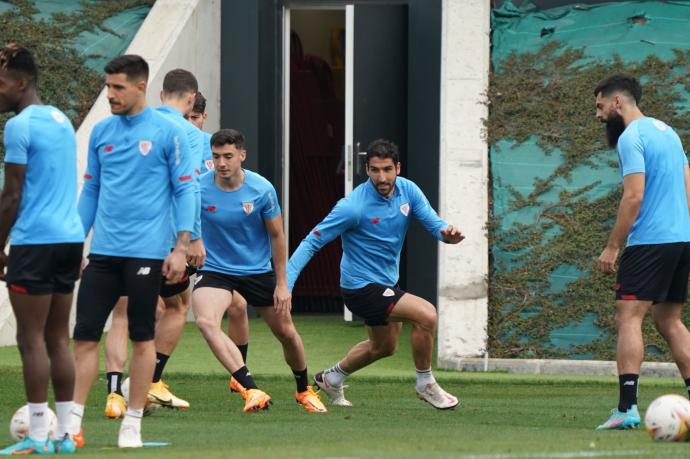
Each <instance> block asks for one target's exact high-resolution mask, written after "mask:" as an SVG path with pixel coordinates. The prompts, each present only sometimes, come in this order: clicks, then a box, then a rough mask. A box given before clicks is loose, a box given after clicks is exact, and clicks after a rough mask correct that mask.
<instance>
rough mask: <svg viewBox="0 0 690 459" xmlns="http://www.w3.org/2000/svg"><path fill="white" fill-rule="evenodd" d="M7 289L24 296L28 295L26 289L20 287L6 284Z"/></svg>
mask: <svg viewBox="0 0 690 459" xmlns="http://www.w3.org/2000/svg"><path fill="white" fill-rule="evenodd" d="M7 288H9V289H10V290H11V291H13V292H14V293H21V294H24V295H25V294H27V293H29V292H28V290H26V287H22V286H21V285H14V284H8V285H7Z"/></svg>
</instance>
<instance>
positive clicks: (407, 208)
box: [400, 203, 410, 217]
mask: <svg viewBox="0 0 690 459" xmlns="http://www.w3.org/2000/svg"><path fill="white" fill-rule="evenodd" d="M400 213H402V214H403V215H404V216H406V217H407V214H409V213H410V205H409V204H408V203H405V204H403V205H402V206H400Z"/></svg>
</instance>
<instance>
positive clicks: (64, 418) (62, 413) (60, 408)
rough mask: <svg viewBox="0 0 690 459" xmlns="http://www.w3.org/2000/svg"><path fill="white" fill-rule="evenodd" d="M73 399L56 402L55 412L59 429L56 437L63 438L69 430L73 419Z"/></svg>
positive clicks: (56, 431)
mask: <svg viewBox="0 0 690 459" xmlns="http://www.w3.org/2000/svg"><path fill="white" fill-rule="evenodd" d="M72 405H73V403H72V401H71V400H70V401H69V402H55V414H57V429H56V430H55V437H56V438H58V439H61V438H63V437H64V436H65V434H66V433H68V432H69V424H70V422H71V420H72Z"/></svg>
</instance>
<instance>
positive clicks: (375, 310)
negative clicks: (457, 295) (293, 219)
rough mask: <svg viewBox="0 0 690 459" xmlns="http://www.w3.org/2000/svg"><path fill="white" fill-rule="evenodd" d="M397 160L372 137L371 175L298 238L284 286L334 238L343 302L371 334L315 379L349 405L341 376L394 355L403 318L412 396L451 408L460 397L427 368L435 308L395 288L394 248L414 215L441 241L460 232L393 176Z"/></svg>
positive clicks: (455, 239) (390, 146) (388, 145)
mask: <svg viewBox="0 0 690 459" xmlns="http://www.w3.org/2000/svg"><path fill="white" fill-rule="evenodd" d="M399 158H400V156H399V152H398V147H397V146H396V145H395V144H394V143H392V142H390V141H388V140H384V139H379V140H375V141H373V142H372V143H371V144H370V145H369V147H368V148H367V156H366V170H367V175H368V176H369V180H367V181H366V182H365V183H362V184H361V185H359V186H358V187H357V188H355V189H354V190H353V191H352V193H350V194H349V195H348V196H346V197H345V198H343V199H341V200H340V201H338V203H337V204H336V206H335V207H334V208H333V210H331V212H330V214H328V216H327V217H326V218H325V219H324V220H323V221H322V222H321V223H319V224H318V225H316V227H315V228H314V230H313V231H312V232H311V233H310V234H309V235H308V236H307V237H306V238H305V239H304V240H303V241H302V242H301V243H300V245H299V247H298V248H297V250H296V251H295V252H294V253H293V254H292V257H290V261H289V263H288V269H287V274H288V287H289V289H290V291H292V288H293V287H294V285H295V282H296V281H297V278H298V276H299V274H300V272H301V271H302V269H304V267H305V266H306V264H307V263H308V262H309V260H310V259H311V257H313V256H314V254H315V253H316V252H318V251H319V250H320V249H321V248H322V247H323V246H324V245H326V244H327V243H328V242H330V241H332V240H333V239H335V238H336V237H338V236H340V237H341V238H342V244H343V256H342V260H341V263H340V286H341V288H342V291H343V297H344V299H345V304H346V305H347V307H348V308H349V309H350V310H351V311H352V312H353V313H354V314H357V315H359V316H360V317H363V318H364V323H365V325H366V329H367V333H368V335H369V339H368V340H366V341H362V342H361V343H359V344H357V345H355V346H354V347H353V348H352V349H350V351H349V352H348V354H347V355H346V356H345V358H343V359H342V360H341V361H340V362H338V363H336V364H335V365H334V366H333V367H332V368H329V369H328V370H325V371H322V372H319V373H317V374H316V376H315V377H314V384H315V385H317V386H318V387H319V388H321V389H323V390H324V391H325V392H326V393H327V394H328V396H329V398H330V399H331V402H332V403H333V404H334V405H341V406H351V405H352V404H351V403H350V402H349V401H348V400H347V399H345V395H344V391H343V381H344V380H345V378H347V377H348V376H349V375H350V374H352V373H354V372H355V371H357V370H359V369H361V368H364V367H365V366H367V365H369V364H371V363H373V362H375V361H376V360H378V359H380V358H383V357H388V356H390V355H392V354H393V352H395V348H396V344H397V340H398V336H399V334H400V329H401V322H409V323H410V324H411V325H412V355H413V359H414V364H415V367H416V369H417V385H416V389H417V396H418V397H419V398H420V399H422V400H424V401H427V402H429V403H430V404H431V405H433V406H434V407H436V408H439V409H448V408H453V407H455V406H456V405H457V404H458V399H457V398H456V397H454V396H453V395H451V394H449V393H447V392H446V391H444V390H443V389H442V388H441V387H440V386H439V385H438V383H437V382H436V380H435V379H434V376H433V375H432V373H431V354H432V350H433V349H432V348H433V343H434V333H435V330H436V309H435V308H434V306H433V305H432V304H431V303H429V302H428V301H426V300H424V299H422V298H420V297H418V296H415V295H412V294H410V293H407V292H405V291H403V290H401V289H400V288H398V276H399V274H398V271H399V264H400V250H401V249H402V245H403V242H404V240H405V234H406V233H407V228H408V225H409V223H410V220H411V218H412V217H415V218H416V219H418V220H419V221H420V222H421V223H422V224H423V225H424V227H425V228H426V229H427V230H428V231H429V232H430V233H431V234H433V235H434V236H436V238H437V239H438V240H440V241H443V242H446V243H449V244H457V243H459V242H460V241H462V240H463V239H464V238H465V237H464V236H463V235H462V234H461V233H460V231H458V230H457V229H456V228H455V227H453V225H448V224H447V223H446V222H444V221H443V220H442V219H441V218H440V217H439V216H438V215H437V214H436V212H435V211H434V210H433V209H432V208H431V205H429V202H428V201H427V199H426V197H425V196H424V194H423V193H422V191H421V190H420V189H419V187H417V185H415V184H414V183H413V182H411V181H410V180H407V179H405V178H403V177H399V176H398V175H399V174H400V159H399Z"/></svg>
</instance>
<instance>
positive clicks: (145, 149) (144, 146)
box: [139, 140, 153, 156]
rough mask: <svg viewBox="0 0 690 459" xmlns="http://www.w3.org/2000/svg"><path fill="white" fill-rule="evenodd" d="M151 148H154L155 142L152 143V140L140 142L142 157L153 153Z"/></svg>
mask: <svg viewBox="0 0 690 459" xmlns="http://www.w3.org/2000/svg"><path fill="white" fill-rule="evenodd" d="M151 148H153V142H151V141H150V140H140V141H139V153H141V154H142V155H144V156H146V155H148V154H149V152H150V151H151Z"/></svg>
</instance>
